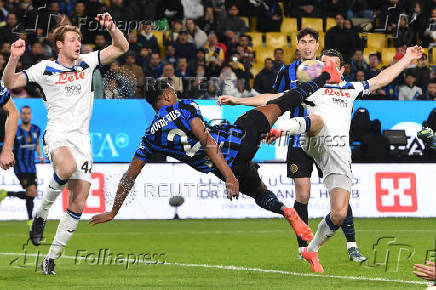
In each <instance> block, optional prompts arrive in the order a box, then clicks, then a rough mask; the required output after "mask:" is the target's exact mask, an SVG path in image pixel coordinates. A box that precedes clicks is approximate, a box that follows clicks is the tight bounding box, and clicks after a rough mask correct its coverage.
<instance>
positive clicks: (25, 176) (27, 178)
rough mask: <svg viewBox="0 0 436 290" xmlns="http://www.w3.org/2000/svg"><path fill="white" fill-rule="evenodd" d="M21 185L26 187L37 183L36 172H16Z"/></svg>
mask: <svg viewBox="0 0 436 290" xmlns="http://www.w3.org/2000/svg"><path fill="white" fill-rule="evenodd" d="M15 175H16V176H17V178H18V180H19V181H20V184H21V186H22V187H23V188H24V189H26V188H27V187H28V186H31V185H36V181H37V180H36V174H35V173H15Z"/></svg>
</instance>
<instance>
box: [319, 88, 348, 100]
mask: <svg viewBox="0 0 436 290" xmlns="http://www.w3.org/2000/svg"><path fill="white" fill-rule="evenodd" d="M324 94H326V95H329V96H338V97H345V98H349V97H350V93H347V92H344V90H342V89H333V88H325V89H324Z"/></svg>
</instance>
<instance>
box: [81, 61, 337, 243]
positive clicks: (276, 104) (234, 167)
mask: <svg viewBox="0 0 436 290" xmlns="http://www.w3.org/2000/svg"><path fill="white" fill-rule="evenodd" d="M325 69H326V71H328V72H324V73H323V74H322V75H321V76H320V77H319V78H318V79H316V80H314V81H312V82H308V83H304V84H301V85H299V86H298V87H297V88H295V89H293V90H290V91H288V92H286V93H284V94H281V95H280V96H279V97H278V98H276V99H274V100H272V101H271V102H268V104H267V105H266V106H262V107H257V108H255V109H253V110H251V111H249V112H246V113H245V114H244V115H243V116H241V117H239V118H238V120H237V121H236V122H235V123H234V124H232V125H231V124H222V125H217V126H209V125H207V124H205V122H204V121H203V117H202V115H201V112H200V110H199V107H198V105H197V104H196V103H195V102H193V101H191V100H181V101H179V100H178V99H177V96H176V94H175V91H174V89H173V88H172V87H171V85H169V84H168V82H166V81H165V80H159V81H157V82H156V83H155V84H154V85H153V87H152V88H151V89H150V90H149V91H148V93H147V96H146V99H147V101H148V102H149V103H150V104H151V105H152V106H153V108H154V109H155V110H156V112H157V114H156V116H155V118H154V120H153V122H152V124H151V125H150V127H149V128H148V129H147V130H146V132H145V136H144V137H143V138H142V142H141V145H140V148H139V149H138V150H137V151H136V153H135V155H134V157H133V160H132V162H131V163H130V166H129V169H128V170H127V172H126V173H125V174H124V175H123V177H122V178H121V180H120V183H119V186H118V191H117V195H116V197H115V201H114V205H113V207H112V210H111V212H106V213H103V214H99V215H96V216H94V217H93V218H92V219H91V220H90V221H89V223H90V224H98V223H103V222H107V221H110V220H112V219H113V218H114V217H115V215H116V214H117V213H118V210H119V209H120V207H121V205H122V204H123V201H124V199H125V198H126V196H127V195H128V193H129V191H130V189H131V188H132V187H133V185H134V182H135V179H136V177H137V176H138V174H139V173H140V172H141V170H142V168H143V167H144V165H145V163H146V162H147V161H148V160H149V159H150V157H151V155H152V154H153V152H161V153H164V154H166V155H169V156H172V157H174V158H176V159H178V160H180V161H181V162H185V163H187V164H188V165H190V166H191V167H193V168H194V169H196V170H197V171H200V172H204V173H210V172H211V173H214V174H215V175H216V176H217V177H218V178H220V179H221V180H223V181H225V182H226V188H227V197H228V198H229V199H230V200H232V198H233V197H236V198H237V197H238V195H239V192H241V193H243V194H245V195H248V196H250V197H252V198H254V200H255V202H256V204H257V205H259V206H260V207H262V208H264V209H266V210H269V211H271V212H274V213H279V214H282V215H283V216H284V217H285V218H286V219H287V220H288V221H289V223H290V224H291V226H292V227H293V228H294V230H295V232H296V234H297V235H298V236H300V237H301V238H302V239H303V240H311V239H312V233H311V230H310V228H309V226H307V225H306V224H305V223H304V222H303V221H302V220H301V219H300V217H299V216H298V214H297V213H296V212H295V210H294V209H293V208H286V207H285V206H284V204H283V203H281V202H280V201H279V200H278V199H277V196H276V195H275V194H274V193H272V192H271V191H270V190H268V188H267V187H266V185H265V184H264V183H263V182H262V180H261V179H260V177H259V173H258V168H259V165H257V164H256V163H254V162H253V161H252V159H253V158H254V155H255V154H256V152H257V150H258V148H259V144H260V142H261V140H262V139H263V138H265V137H267V134H268V133H269V131H270V129H271V127H272V125H273V124H274V123H275V122H276V121H277V119H278V117H280V116H281V115H282V114H283V113H284V112H285V111H286V110H288V109H289V108H291V107H293V106H296V105H298V104H300V103H301V102H302V101H304V100H305V99H306V98H307V97H309V96H310V94H312V93H313V92H314V91H316V90H317V88H319V87H320V86H322V85H324V84H325V83H326V82H327V80H329V79H330V74H329V72H330V73H332V74H333V73H336V74H337V71H336V69H334V71H332V70H329V69H328V67H327V66H326V68H325ZM218 144H219V145H218Z"/></svg>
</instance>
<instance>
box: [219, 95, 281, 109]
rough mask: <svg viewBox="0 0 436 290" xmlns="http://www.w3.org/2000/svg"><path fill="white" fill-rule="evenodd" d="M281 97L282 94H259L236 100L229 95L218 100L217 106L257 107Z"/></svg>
mask: <svg viewBox="0 0 436 290" xmlns="http://www.w3.org/2000/svg"><path fill="white" fill-rule="evenodd" d="M281 95H283V93H279V94H260V95H257V96H254V97H250V98H236V97H233V96H229V95H222V96H220V97H219V98H218V100H217V104H218V105H220V106H221V105H231V106H234V105H244V106H253V107H259V106H265V105H266V103H268V101H270V100H274V99H277V98H278V97H280V96H281Z"/></svg>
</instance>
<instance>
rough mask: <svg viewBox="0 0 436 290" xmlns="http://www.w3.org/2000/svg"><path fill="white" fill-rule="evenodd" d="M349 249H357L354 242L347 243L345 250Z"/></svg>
mask: <svg viewBox="0 0 436 290" xmlns="http://www.w3.org/2000/svg"><path fill="white" fill-rule="evenodd" d="M349 248H357V244H356V242H347V249H349Z"/></svg>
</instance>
